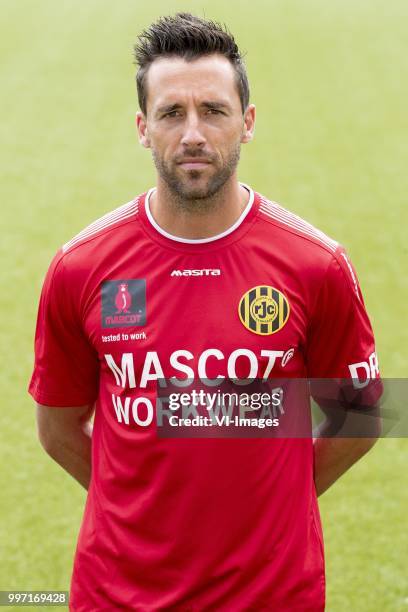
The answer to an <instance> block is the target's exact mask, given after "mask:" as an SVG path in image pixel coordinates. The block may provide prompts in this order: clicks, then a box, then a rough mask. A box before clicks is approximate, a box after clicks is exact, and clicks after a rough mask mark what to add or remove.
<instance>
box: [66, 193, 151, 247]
mask: <svg viewBox="0 0 408 612" xmlns="http://www.w3.org/2000/svg"><path fill="white" fill-rule="evenodd" d="M143 195H144V194H140V195H138V196H136V197H135V198H133V199H132V200H130V201H129V202H126V203H125V204H121V205H120V206H118V207H117V208H115V209H113V210H111V211H110V212H108V213H106V214H104V215H103V216H102V217H99V218H98V219H96V220H95V221H92V223H90V224H89V225H87V226H86V227H84V229H82V230H81V231H80V232H78V234H76V235H75V236H73V237H72V238H71V239H70V240H68V242H66V243H65V244H63V245H62V247H61V251H60V254H61V256H62V257H64V256H65V255H66V254H67V253H73V252H74V251H77V250H78V249H80V250H81V251H84V250H86V248H87V246H88V247H91V248H94V246H95V244H94V243H95V242H96V243H98V241H103V240H104V239H106V236H107V234H110V233H117V232H118V231H120V229H121V228H124V226H126V225H127V224H129V223H132V222H133V221H135V220H136V219H137V217H138V213H139V203H140V201H141V199H142V197H143ZM96 246H97V245H96ZM81 254H82V253H81Z"/></svg>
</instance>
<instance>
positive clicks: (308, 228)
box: [258, 194, 341, 259]
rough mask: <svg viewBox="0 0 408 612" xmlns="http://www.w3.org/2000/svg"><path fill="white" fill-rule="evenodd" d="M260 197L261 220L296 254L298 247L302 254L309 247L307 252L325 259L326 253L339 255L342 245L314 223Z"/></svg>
mask: <svg viewBox="0 0 408 612" xmlns="http://www.w3.org/2000/svg"><path fill="white" fill-rule="evenodd" d="M258 196H259V214H258V217H259V219H261V220H262V221H264V222H265V223H266V224H272V225H273V226H274V228H276V231H278V232H279V235H280V237H281V239H282V240H283V241H285V242H287V243H288V244H289V245H290V247H291V249H294V250H295V252H296V251H297V247H298V249H299V252H300V253H305V249H306V246H307V249H306V250H307V251H310V250H311V251H312V252H313V253H314V255H315V256H317V255H318V254H319V253H320V255H322V256H323V257H324V253H326V254H327V255H330V254H331V255H335V254H337V252H338V249H339V248H341V245H340V243H339V242H337V241H336V240H334V239H333V238H332V237H331V236H328V235H327V234H326V233H325V232H323V231H322V230H320V229H319V228H317V227H316V226H315V225H313V224H312V223H309V222H308V221H306V220H305V219H303V218H302V217H300V216H298V215H296V214H295V213H293V212H291V211H290V210H288V209H286V208H284V207H283V206H282V205H281V204H279V203H278V202H275V201H273V200H270V199H268V198H266V197H265V196H264V195H262V194H258ZM324 258H326V257H324ZM329 259H330V257H329Z"/></svg>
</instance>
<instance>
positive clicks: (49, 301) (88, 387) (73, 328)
mask: <svg viewBox="0 0 408 612" xmlns="http://www.w3.org/2000/svg"><path fill="white" fill-rule="evenodd" d="M74 282H75V279H73V278H71V279H70V278H69V274H68V272H67V270H66V269H65V267H64V260H63V258H62V257H61V256H60V255H59V254H58V253H57V255H56V256H55V257H54V259H53V261H52V263H51V265H50V267H49V269H48V272H47V275H46V277H45V280H44V284H43V287H42V292H41V297H40V302H39V307H38V315H37V325H36V332H35V343H34V346H35V351H34V352H35V360H34V370H33V373H32V376H31V380H30V384H29V388H28V391H29V393H30V394H31V395H32V396H33V398H34V399H35V400H36V401H37V402H38V403H40V404H44V405H48V406H60V407H64V406H66V407H68V406H82V405H86V404H91V403H93V402H94V401H95V400H96V397H97V389H98V371H99V367H98V356H97V353H96V351H95V349H94V348H93V347H92V345H91V344H90V343H89V341H88V339H87V338H86V336H85V333H84V331H83V329H82V325H81V318H80V314H79V312H78V311H79V307H78V304H77V300H75V299H74V298H73V296H72V288H73V287H74V286H75V285H74Z"/></svg>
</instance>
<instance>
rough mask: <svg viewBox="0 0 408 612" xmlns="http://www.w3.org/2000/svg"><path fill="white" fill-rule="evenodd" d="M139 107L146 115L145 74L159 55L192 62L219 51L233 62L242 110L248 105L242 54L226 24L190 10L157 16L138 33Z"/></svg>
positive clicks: (247, 86) (135, 51) (137, 77)
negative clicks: (189, 11) (196, 14)
mask: <svg viewBox="0 0 408 612" xmlns="http://www.w3.org/2000/svg"><path fill="white" fill-rule="evenodd" d="M133 50H134V58H135V64H137V65H138V66H139V69H138V71H137V74H136V85H137V95H138V99H139V106H140V109H141V111H142V112H143V114H144V115H146V100H147V88H146V74H147V71H148V69H149V67H150V65H151V64H152V63H153V62H154V60H155V59H157V58H159V57H169V56H170V57H171V56H177V57H181V58H183V59H185V60H186V61H192V60H194V59H196V58H198V57H202V56H205V55H210V54H212V53H219V54H221V55H223V56H224V57H226V58H227V59H228V60H229V61H230V62H231V64H232V66H233V68H234V70H235V75H236V83H237V88H238V94H239V98H240V101H241V107H242V112H243V113H244V112H245V109H246V108H247V106H248V104H249V84H248V77H247V74H246V69H245V65H244V61H243V57H242V55H241V53H240V51H239V49H238V45H237V44H236V42H235V40H234V37H233V35H232V34H231V32H229V30H228V29H227V27H226V26H225V25H224V26H222V25H221V24H219V23H217V22H215V21H207V20H206V19H202V18H201V17H196V16H194V15H191V13H177V14H176V15H174V16H167V17H160V19H158V20H157V21H156V22H155V23H152V24H151V25H150V26H149V27H148V28H147V29H146V30H143V32H142V33H141V34H140V35H139V36H138V42H137V43H136V44H135V45H134V47H133Z"/></svg>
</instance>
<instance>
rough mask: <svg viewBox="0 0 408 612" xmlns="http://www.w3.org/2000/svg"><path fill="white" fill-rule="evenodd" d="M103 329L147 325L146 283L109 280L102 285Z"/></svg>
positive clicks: (136, 280) (138, 280)
mask: <svg viewBox="0 0 408 612" xmlns="http://www.w3.org/2000/svg"><path fill="white" fill-rule="evenodd" d="M101 297H102V327H105V328H106V327H132V326H134V325H146V281H145V280H144V279H131V280H108V281H105V282H104V283H102V289H101Z"/></svg>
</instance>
